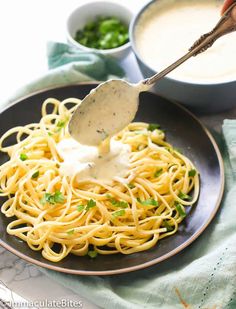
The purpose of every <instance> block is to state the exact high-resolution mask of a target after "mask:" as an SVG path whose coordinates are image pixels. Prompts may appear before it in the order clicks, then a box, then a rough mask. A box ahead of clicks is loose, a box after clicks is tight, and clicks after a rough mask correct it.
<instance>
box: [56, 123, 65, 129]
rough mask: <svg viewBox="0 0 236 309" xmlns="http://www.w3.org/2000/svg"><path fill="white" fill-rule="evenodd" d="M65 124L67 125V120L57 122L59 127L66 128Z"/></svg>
mask: <svg viewBox="0 0 236 309" xmlns="http://www.w3.org/2000/svg"><path fill="white" fill-rule="evenodd" d="M65 125H66V122H65V121H58V123H57V127H58V128H64V127H65Z"/></svg>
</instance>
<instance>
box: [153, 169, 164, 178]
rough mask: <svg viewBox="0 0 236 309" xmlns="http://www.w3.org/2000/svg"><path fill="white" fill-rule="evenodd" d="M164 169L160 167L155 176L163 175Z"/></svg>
mask: <svg viewBox="0 0 236 309" xmlns="http://www.w3.org/2000/svg"><path fill="white" fill-rule="evenodd" d="M162 171H163V169H162V168H159V169H158V170H157V171H156V172H155V174H154V177H155V178H157V177H159V176H160V175H161V173H162Z"/></svg>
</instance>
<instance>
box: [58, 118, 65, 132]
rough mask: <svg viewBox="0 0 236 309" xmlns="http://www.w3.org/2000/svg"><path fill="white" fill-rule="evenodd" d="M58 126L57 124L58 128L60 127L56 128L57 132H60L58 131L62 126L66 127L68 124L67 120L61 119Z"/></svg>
mask: <svg viewBox="0 0 236 309" xmlns="http://www.w3.org/2000/svg"><path fill="white" fill-rule="evenodd" d="M56 126H57V128H58V129H57V130H56V132H57V133H58V132H60V131H61V129H62V128H64V127H65V126H66V121H61V120H59V121H58V123H57V124H56Z"/></svg>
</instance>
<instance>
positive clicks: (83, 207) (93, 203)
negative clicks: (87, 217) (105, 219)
mask: <svg viewBox="0 0 236 309" xmlns="http://www.w3.org/2000/svg"><path fill="white" fill-rule="evenodd" d="M95 206H96V202H95V201H94V200H92V199H91V200H89V201H88V202H87V205H86V206H85V205H78V206H77V210H78V211H83V210H86V211H88V210H89V209H91V208H93V207H95Z"/></svg>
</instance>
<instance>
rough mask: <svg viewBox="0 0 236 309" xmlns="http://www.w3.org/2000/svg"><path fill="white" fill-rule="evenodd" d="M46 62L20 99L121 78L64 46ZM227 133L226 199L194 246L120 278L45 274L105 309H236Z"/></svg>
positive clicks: (234, 214) (231, 142) (229, 129)
mask: <svg viewBox="0 0 236 309" xmlns="http://www.w3.org/2000/svg"><path fill="white" fill-rule="evenodd" d="M48 59H49V68H51V70H50V71H49V73H48V74H47V75H46V76H45V77H42V78H41V79H39V80H37V81H35V82H33V83H31V84H30V85H28V86H27V87H25V88H24V89H22V90H21V91H19V92H18V96H20V95H21V96H22V95H25V94H28V93H29V92H32V91H35V90H38V89H41V88H44V87H45V86H47V87H48V86H50V85H58V84H61V85H64V84H65V83H73V82H78V81H85V80H90V79H100V80H101V79H106V78H108V76H109V75H108V72H111V73H112V74H115V75H118V76H122V73H123V72H122V71H120V70H119V69H118V67H117V65H116V64H115V63H114V62H113V63H112V64H111V63H110V62H109V61H108V60H107V59H104V58H101V57H100V56H97V55H94V54H87V53H81V52H78V51H77V50H75V49H73V48H71V47H69V46H67V45H65V44H58V43H51V44H50V45H49V54H48ZM95 67H96V68H97V67H99V70H101V72H100V73H99V72H95V71H96V70H97V69H96V70H95V69H94V68H95ZM97 74H100V75H97ZM223 133H224V137H225V141H224V139H223V137H221V136H218V137H217V140H218V144H219V146H220V147H221V151H222V153H223V157H224V164H225V171H226V191H225V195H224V199H223V201H222V204H221V207H220V210H219V211H218V214H217V216H216V218H215V219H214V221H213V222H212V223H211V224H210V226H209V227H208V228H207V229H206V230H205V231H204V233H203V234H202V235H201V236H200V237H199V238H198V239H197V240H196V241H195V242H194V243H193V244H192V245H191V246H189V247H188V248H186V249H185V250H184V251H182V252H181V253H179V254H178V255H176V256H175V257H172V258H170V259H169V260H166V261H164V262H162V263H160V264H158V265H155V266H153V267H150V268H147V269H145V270H140V271H136V272H134V273H128V274H124V275H119V276H107V277H100V276H88V277H85V276H73V275H66V274H62V273H58V272H54V271H49V270H46V269H41V270H42V272H44V273H45V274H46V275H48V276H50V277H51V278H53V279H54V280H57V281H58V282H60V283H61V284H63V285H64V286H66V287H67V288H69V289H71V290H73V291H74V292H78V294H79V295H81V296H84V297H86V298H88V299H89V300H90V301H91V302H93V303H95V304H97V305H98V306H100V307H102V308H109V309H110V308H114V309H115V308H116V309H125V308H127V309H141V308H142V309H143V308H148V309H154V308H155V309H156V308H160V309H176V308H188V309H190V308H191V309H195V308H205V309H206V308H212V309H213V308H215V309H216V308H232V309H233V308H236V289H235V287H236V246H235V243H236V205H235V201H236V179H235V178H234V177H233V174H234V176H236V151H235V148H236V120H226V121H225V122H224V125H223ZM225 142H226V143H225ZM228 154H229V155H228ZM232 170H233V173H232Z"/></svg>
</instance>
